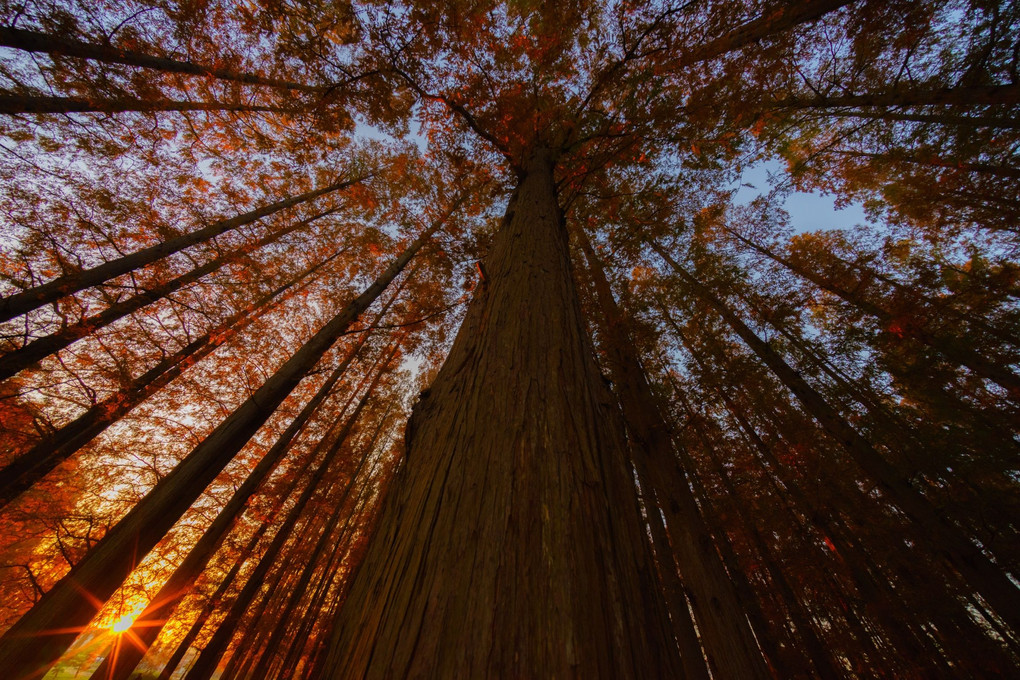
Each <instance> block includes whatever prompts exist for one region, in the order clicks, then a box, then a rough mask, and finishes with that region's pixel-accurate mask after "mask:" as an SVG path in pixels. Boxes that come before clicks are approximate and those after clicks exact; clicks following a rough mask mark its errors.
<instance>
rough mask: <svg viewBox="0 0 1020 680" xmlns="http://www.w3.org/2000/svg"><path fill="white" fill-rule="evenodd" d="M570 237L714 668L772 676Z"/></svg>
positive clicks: (602, 296) (623, 331) (609, 304)
mask: <svg viewBox="0 0 1020 680" xmlns="http://www.w3.org/2000/svg"><path fill="white" fill-rule="evenodd" d="M575 233H576V234H577V241H578V243H579V244H580V246H581V249H582V250H583V251H584V254H585V257H586V259H587V260H588V267H589V271H590V272H591V276H592V282H593V284H594V288H595V297H596V300H597V301H598V305H599V307H600V309H601V312H602V316H603V318H604V319H605V328H604V331H605V332H604V338H605V350H606V356H607V358H608V361H607V363H608V366H609V369H610V375H611V377H612V379H613V386H614V388H615V391H616V393H617V395H618V396H619V398H620V405H621V407H622V409H623V417H624V421H625V422H626V426H627V431H628V432H629V433H630V438H631V441H632V442H633V443H634V447H633V450H634V462H635V467H636V468H637V470H638V474H639V476H640V478H641V479H642V481H643V482H644V483H647V484H648V485H650V486H651V487H652V489H653V490H654V493H655V496H656V497H657V498H658V499H659V501H660V503H661V507H662V509H663V511H664V512H665V513H666V519H667V527H668V528H669V529H670V531H671V532H672V534H673V549H674V550H675V551H676V554H677V558H678V560H677V561H678V564H679V567H680V573H681V574H682V575H683V581H684V585H685V587H686V590H687V591H688V592H689V593H690V594H691V597H692V600H693V604H694V613H695V617H696V619H697V622H698V629H699V630H700V631H701V635H702V639H703V644H704V646H705V650H706V653H707V655H708V658H709V660H710V662H711V666H712V669H713V672H715V673H717V674H721V675H722V677H732V678H747V679H748V680H750V679H751V678H771V677H772V674H771V673H770V672H769V670H768V667H767V666H766V665H765V663H764V660H763V659H762V654H761V650H760V649H759V646H758V641H756V639H755V636H754V633H753V632H752V631H751V628H750V626H748V623H747V619H746V617H745V616H744V614H743V611H744V607H745V605H746V603H741V602H740V601H739V600H738V598H737V594H736V592H735V591H734V588H733V583H732V581H731V580H730V578H729V576H728V575H727V574H726V570H725V568H724V566H723V564H722V562H720V561H719V557H718V555H717V554H716V553H715V551H714V550H712V549H708V550H705V549H702V548H701V547H699V545H700V546H705V545H711V543H712V540H711V537H710V532H709V531H708V527H707V526H706V525H705V524H704V521H703V518H702V516H701V514H700V513H699V512H698V505H697V501H696V500H695V499H694V496H693V495H692V493H691V489H690V486H689V485H688V482H687V479H686V478H685V477H684V475H683V472H682V471H681V470H680V469H679V467H678V466H677V452H676V449H675V447H674V443H673V438H672V434H671V431H670V428H669V426H668V425H667V424H666V422H665V420H663V418H662V414H661V411H660V409H659V404H658V402H657V400H656V399H655V397H654V395H653V394H652V390H651V388H650V386H649V384H648V379H647V377H646V376H645V372H644V369H643V368H642V366H641V362H640V360H639V359H638V357H637V355H636V354H635V353H634V349H633V343H632V341H631V339H630V337H629V335H630V334H629V332H628V329H627V326H626V324H627V321H626V319H625V318H624V315H623V313H622V312H621V310H620V308H619V307H618V306H617V304H616V300H615V299H614V297H613V292H612V289H611V288H610V286H609V281H608V280H607V278H606V275H605V272H604V271H603V269H602V263H601V262H600V261H599V259H598V257H597V256H596V255H595V252H594V250H593V249H592V247H591V244H590V243H589V242H588V238H587V236H586V235H585V234H584V232H583V231H582V230H581V229H580V228H578V229H576V230H575Z"/></svg>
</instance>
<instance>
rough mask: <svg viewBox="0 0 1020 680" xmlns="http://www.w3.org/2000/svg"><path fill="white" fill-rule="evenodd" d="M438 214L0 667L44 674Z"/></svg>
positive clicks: (152, 501)
mask: <svg viewBox="0 0 1020 680" xmlns="http://www.w3.org/2000/svg"><path fill="white" fill-rule="evenodd" d="M452 210H453V208H451V211H452ZM444 219H445V218H444ZM444 219H439V220H437V221H436V222H435V223H434V224H433V225H432V226H430V227H429V228H428V229H426V230H425V231H424V232H423V233H422V234H421V236H419V237H418V238H417V239H416V240H415V241H414V242H413V243H411V244H410V245H409V246H408V247H407V249H406V250H404V252H403V253H401V254H400V256H398V257H397V258H396V259H395V260H394V261H393V262H392V263H391V264H390V266H389V267H388V268H387V269H386V271H384V272H383V273H382V274H381V275H380V276H379V278H377V279H376V280H375V281H374V282H373V283H372V284H371V285H370V286H368V288H367V289H366V290H365V291H364V292H363V293H362V294H361V295H359V296H358V297H357V298H355V299H354V300H353V301H352V302H351V303H350V304H348V305H347V306H346V307H345V308H344V309H343V310H342V311H341V312H339V313H338V314H337V315H336V316H334V317H333V318H332V319H331V320H330V321H329V322H327V323H326V325H325V326H323V327H322V328H321V329H320V330H319V331H318V332H317V333H316V334H315V335H314V336H312V338H311V339H310V340H308V342H306V343H305V344H304V345H303V346H302V347H301V349H299V350H298V351H297V352H295V354H294V355H293V356H292V357H291V358H290V359H289V360H287V362H286V363H284V365H283V366H281V367H280V369H279V370H277V371H276V373H274V374H273V375H272V376H271V377H270V378H269V379H268V380H267V381H266V382H265V383H264V384H263V385H262V386H261V387H260V388H259V389H257V390H256V391H255V392H254V393H253V394H252V396H251V397H249V398H248V399H247V400H246V401H245V402H244V403H243V404H241V405H240V406H238V407H237V408H236V409H235V410H234V411H233V413H231V414H230V416H228V417H227V418H226V420H224V421H223V422H222V423H220V425H219V426H217V427H216V429H215V430H213V431H212V433H210V434H209V436H208V437H206V438H205V439H204V440H203V441H202V443H200V444H199V445H198V446H196V447H195V449H194V450H192V452H191V453H190V454H188V456H187V457H185V459H184V460H183V461H181V462H180V463H179V464H178V465H177V467H175V468H174V469H173V471H171V472H170V474H168V475H167V476H166V477H164V478H163V479H162V480H161V481H160V482H159V483H158V484H156V486H155V487H153V489H152V490H151V491H149V493H148V494H146V496H145V497H144V498H142V500H140V501H139V502H138V503H137V504H136V505H135V506H134V508H132V509H131V511H130V512H128V514H127V515H126V516H125V517H124V518H123V519H121V520H120V521H119V522H118V523H117V524H116V525H114V526H113V527H112V528H111V529H110V530H109V531H108V532H107V533H106V535H105V536H103V538H102V539H101V540H100V541H99V542H98V543H96V544H95V545H93V546H92V548H91V549H90V550H89V551H88V553H86V555H85V556H84V557H83V558H82V559H81V561H79V562H78V563H77V564H75V565H74V566H73V567H72V569H71V571H70V572H69V573H68V574H67V575H66V576H64V578H62V579H61V580H60V581H59V582H58V583H57V584H56V585H55V586H53V588H52V589H50V590H49V591H48V592H47V593H46V594H45V595H43V597H42V598H40V600H39V601H38V602H36V603H35V605H34V606H33V607H32V608H31V609H30V610H29V611H28V612H27V613H26V614H25V615H24V616H22V617H21V618H20V619H19V620H18V621H17V622H16V623H15V624H14V625H13V626H12V627H11V628H10V629H9V630H8V631H7V632H6V633H5V634H4V636H3V637H2V638H0V667H2V668H12V669H16V670H17V672H18V673H20V674H21V675H20V676H19V677H22V678H24V679H25V680H35V679H36V678H40V677H42V676H43V675H45V673H46V671H47V670H48V668H49V667H50V666H51V665H52V664H53V663H54V662H56V661H57V660H58V659H59V658H60V656H61V655H62V654H63V653H64V652H65V651H66V650H67V647H68V646H69V645H70V644H71V643H72V642H74V639H75V637H76V636H77V633H76V632H75V631H76V630H77V629H80V628H83V627H84V626H85V625H87V624H88V622H89V621H91V620H92V617H93V616H95V614H96V611H97V609H98V607H99V606H101V604H102V603H103V602H105V600H106V599H107V598H109V597H110V596H111V595H112V594H113V593H114V592H115V591H116V590H117V588H119V587H120V586H121V584H123V583H124V580H125V579H127V577H128V576H129V575H130V574H131V571H132V570H133V569H134V567H135V565H137V564H138V562H139V561H140V560H141V559H142V558H143V557H145V555H147V554H148V553H149V551H150V550H152V548H153V547H154V546H155V545H156V544H157V543H158V542H159V540H160V539H161V538H163V536H164V535H165V534H166V532H167V531H169V530H170V528H171V527H172V526H173V525H174V523H175V522H176V521H177V520H178V519H180V517H181V516H182V515H183V514H184V513H185V512H186V511H187V509H188V508H189V507H190V506H191V504H192V503H194V501H195V500H196V499H197V498H198V497H199V496H200V495H201V494H202V492H203V491H204V490H205V488H206V486H208V485H209V483H210V482H212V481H213V480H214V479H215V478H216V476H217V475H218V474H219V473H220V471H222V470H223V468H224V467H226V465H227V464H228V463H229V462H230V461H231V460H232V459H233V457H234V455H235V454H236V453H237V452H238V451H240V450H241V448H242V447H243V446H244V445H245V444H246V443H247V442H248V440H249V439H250V438H251V437H252V436H253V435H254V434H255V433H256V432H257V431H258V429H259V428H260V427H261V426H262V425H263V424H264V423H265V422H266V421H267V420H268V419H269V417H270V416H271V415H272V414H273V412H274V411H275V410H276V408H277V407H278V406H279V405H280V404H281V403H282V402H283V400H284V399H286V398H287V396H288V395H289V394H290V393H291V391H292V390H293V389H294V387H296V386H297V384H298V383H299V382H300V381H301V380H302V379H304V377H305V376H306V375H307V374H308V372H309V371H311V370H312V369H313V368H314V367H315V364H316V363H317V362H318V361H319V359H321V358H322V356H323V355H324V354H325V353H326V352H327V351H328V350H329V348H330V347H331V346H332V345H333V343H334V342H336V340H337V338H339V337H340V335H342V334H343V333H344V331H346V330H347V328H349V327H350V325H351V324H352V323H354V322H355V321H356V320H357V318H358V317H359V316H360V315H361V314H362V313H363V312H364V311H365V310H366V309H367V308H368V307H369V305H371V304H372V303H373V302H374V301H375V299H376V298H377V297H379V295H380V294H381V293H382V292H383V290H385V289H386V287H387V286H389V284H390V282H392V281H393V279H394V278H396V277H397V275H398V274H399V273H400V272H401V271H403V269H404V267H405V266H407V263H408V262H409V261H410V260H411V258H412V257H413V256H414V255H415V254H416V253H417V252H418V251H419V250H420V249H421V248H422V246H424V245H425V243H426V242H428V240H429V239H430V238H431V237H432V234H433V233H435V231H436V230H438V229H439V227H441V226H442V225H443V222H444ZM97 603H98V604H97ZM51 631H59V632H51Z"/></svg>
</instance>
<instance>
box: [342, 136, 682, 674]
mask: <svg viewBox="0 0 1020 680" xmlns="http://www.w3.org/2000/svg"><path fill="white" fill-rule="evenodd" d="M554 160H555V159H554V158H553V157H552V154H550V153H548V152H545V151H539V152H538V153H535V154H534V155H533V156H532V157H531V158H530V160H529V161H528V162H527V164H526V166H525V170H524V172H523V175H522V178H521V181H520V184H519V185H518V189H517V192H516V193H515V196H514V197H513V198H512V199H511V202H510V207H509V209H508V212H507V216H506V219H505V220H504V223H503V226H502V228H501V230H500V231H499V233H498V234H497V235H496V237H495V239H494V242H493V245H492V248H491V250H490V252H489V254H488V256H487V257H486V259H485V266H484V267H482V272H483V280H482V281H481V282H480V284H479V286H478V288H476V296H475V299H474V301H473V302H472V304H471V307H470V308H469V310H468V313H467V317H466V319H465V322H464V324H463V326H462V327H461V330H460V332H459V333H458V335H457V339H456V340H455V341H454V345H453V348H452V349H451V352H450V355H449V357H448V358H447V360H446V362H445V364H444V365H443V368H442V369H441V371H440V373H439V375H438V376H437V377H436V380H435V382H434V383H433V385H432V387H431V388H430V389H429V390H426V391H425V392H423V393H422V395H421V396H420V398H419V401H418V402H417V404H416V405H415V408H414V412H413V414H412V416H411V420H410V422H409V424H408V428H407V432H406V443H407V451H406V455H405V462H404V465H403V467H402V468H401V469H400V471H399V472H398V474H397V477H396V478H395V479H394V486H393V488H392V489H391V490H390V492H389V493H388V495H387V498H386V505H385V507H384V508H383V511H382V513H383V514H382V515H381V518H380V524H379V528H378V530H377V531H376V533H375V535H374V536H373V539H372V541H371V542H370V543H369V546H368V548H367V552H366V555H365V559H364V561H363V562H362V563H361V566H360V567H359V569H358V571H357V573H356V574H355V576H354V580H353V582H352V585H351V590H350V592H349V594H348V596H347V599H346V601H345V604H344V606H343V608H342V610H341V611H340V614H339V617H338V620H337V626H336V629H335V632H334V636H333V640H332V643H331V649H330V651H329V654H328V658H327V659H326V662H325V663H324V664H323V666H322V670H323V672H322V677H326V678H383V677H386V678H404V677H437V678H473V677H521V678H528V677H543V678H575V677H584V678H621V679H624V678H654V677H677V676H678V675H680V673H681V671H680V668H679V661H678V659H677V657H676V650H675V643H674V642H673V640H672V636H671V635H670V633H669V632H668V621H667V620H666V615H665V607H664V605H663V603H662V602H661V600H660V597H661V596H660V594H659V592H658V587H657V584H656V582H655V578H656V577H655V573H654V567H653V565H652V561H651V556H650V554H649V549H648V545H647V539H646V536H645V532H644V527H643V526H642V524H641V520H640V517H639V515H638V507H637V499H636V489H635V487H634V484H633V481H632V477H631V474H630V471H629V470H628V467H627V465H626V449H625V443H624V439H623V436H622V432H621V429H622V428H621V424H620V419H619V416H618V414H617V413H616V412H615V410H614V407H613V402H612V398H611V396H610V394H609V393H608V390H607V388H606V386H605V384H604V383H603V381H602V377H601V375H600V374H599V372H598V369H597V368H596V366H595V363H594V360H593V357H592V351H591V345H590V341H589V339H588V338H587V337H586V336H585V332H584V324H583V321H582V318H581V315H580V309H579V305H578V302H577V295H576V291H575V288H574V283H573V281H572V279H571V274H570V264H569V253H568V249H567V238H566V232H565V229H564V226H563V223H562V216H561V213H560V209H559V206H558V205H557V199H556V187H555V184H554V181H553V162H554Z"/></svg>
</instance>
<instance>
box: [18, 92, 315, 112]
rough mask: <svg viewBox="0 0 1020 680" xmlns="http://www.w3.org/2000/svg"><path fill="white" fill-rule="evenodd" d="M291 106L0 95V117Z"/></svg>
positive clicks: (278, 109) (267, 109)
mask: <svg viewBox="0 0 1020 680" xmlns="http://www.w3.org/2000/svg"><path fill="white" fill-rule="evenodd" d="M298 110H299V109H296V108H294V107H283V106H257V105H252V104H233V103H230V102H188V101H173V100H170V99H84V98H80V97H48V96H45V95H17V94H4V95H0V114H7V115H14V114H18V113H127V112H131V111H135V112H154V111H235V112H269V113H294V112H296V111H298Z"/></svg>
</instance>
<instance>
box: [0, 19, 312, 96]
mask: <svg viewBox="0 0 1020 680" xmlns="http://www.w3.org/2000/svg"><path fill="white" fill-rule="evenodd" d="M0 45H2V46H4V47H13V48H15V49H19V50H24V51H26V52H43V53H46V54H58V55H63V56H68V57H79V58H81V59H91V60H94V61H101V62H105V63H108V64H124V65H126V66H139V67H142V68H149V69H154V70H157V71H164V72H167V73H184V74H188V75H196V76H211V77H213V78H218V79H220V80H228V81H233V82H237V83H244V84H245V85H267V86H270V87H279V88H283V89H287V90H299V91H302V92H322V91H323V90H325V89H326V86H322V85H303V84H301V83H293V82H290V81H286V80H278V79H276V78H266V77H264V76H259V75H254V74H250V73H237V72H235V71H231V70H230V69H225V68H218V67H213V66H205V65H203V64H194V63H191V62H187V61H178V60H176V59H170V58H168V57H156V56H152V55H149V54H142V53H141V52H135V51H132V50H122V49H120V48H118V47H113V46H112V45H95V44H92V43H87V42H84V41H82V40H76V39H74V38H67V37H64V36H60V35H53V34H50V33H43V32H41V31H27V30H24V29H20V28H13V27H10V26H3V27H0Z"/></svg>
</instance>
